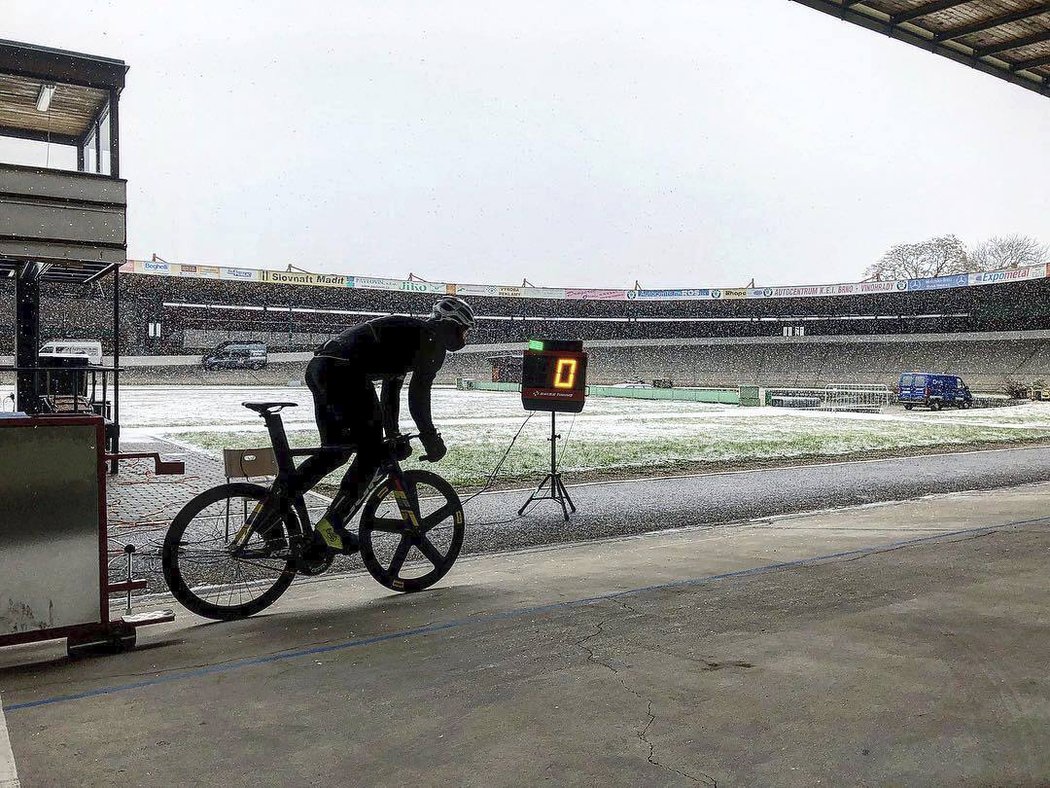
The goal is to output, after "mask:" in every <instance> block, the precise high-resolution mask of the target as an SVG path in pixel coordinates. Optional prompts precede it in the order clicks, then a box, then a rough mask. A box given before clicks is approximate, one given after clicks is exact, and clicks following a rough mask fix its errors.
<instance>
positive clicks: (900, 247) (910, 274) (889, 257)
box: [864, 235, 969, 282]
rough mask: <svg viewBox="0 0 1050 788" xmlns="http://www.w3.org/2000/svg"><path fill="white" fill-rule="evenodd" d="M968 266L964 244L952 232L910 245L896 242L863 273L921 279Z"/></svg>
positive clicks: (883, 278) (874, 276)
mask: <svg viewBox="0 0 1050 788" xmlns="http://www.w3.org/2000/svg"><path fill="white" fill-rule="evenodd" d="M968 266H969V259H968V256H967V254H966V247H965V246H964V245H963V242H962V241H960V240H959V239H958V238H957V237H955V236H954V235H942V236H939V237H937V238H930V239H929V240H928V241H919V242H918V243H913V244H897V245H896V246H891V247H890V249H889V251H887V252H886V254H884V255H883V256H882V257H880V258H879V260H878V262H876V263H873V264H872V265H870V266H869V267H868V270H866V271H865V272H864V275H865V277H866V278H867V279H873V280H875V281H878V282H884V281H888V280H892V279H923V278H925V277H930V276H948V275H949V274H962V273H965V272H966V271H967V269H968Z"/></svg>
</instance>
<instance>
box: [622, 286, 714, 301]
mask: <svg viewBox="0 0 1050 788" xmlns="http://www.w3.org/2000/svg"><path fill="white" fill-rule="evenodd" d="M710 297H711V290H710V289H709V288H692V289H682V288H676V289H672V290H628V291H627V299H628V300H630V301H634V300H636V299H637V300H639V301H645V300H647V299H648V300H658V301H691V300H695V299H700V298H710Z"/></svg>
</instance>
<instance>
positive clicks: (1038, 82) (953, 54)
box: [793, 0, 1050, 97]
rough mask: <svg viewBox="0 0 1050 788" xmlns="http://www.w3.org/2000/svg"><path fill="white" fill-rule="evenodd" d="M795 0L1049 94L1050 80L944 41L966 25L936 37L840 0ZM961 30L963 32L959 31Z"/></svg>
mask: <svg viewBox="0 0 1050 788" xmlns="http://www.w3.org/2000/svg"><path fill="white" fill-rule="evenodd" d="M793 2H796V3H798V4H799V5H802V6H806V7H807V8H812V9H814V10H815V11H822V12H823V13H825V14H828V15H829V16H834V17H836V18H837V19H842V20H845V21H848V22H852V23H853V24H855V25H858V26H860V27H864V28H867V29H868V30H872V31H874V32H876V33H880V34H882V35H888V36H889V37H890V38H895V39H897V40H898V41H904V42H906V43H908V44H912V45H913V46H916V47H919V48H920V49H924V50H926V51H928V52H929V51H932V52H934V53H936V54H938V55H941V56H942V57H946V58H948V59H949V60H954V61H955V62H956V63H961V64H963V65H966V66H970V67H972V68H974V69H976V70H977V71H981V72H983V73H985V74H991V75H992V76H996V77H999V78H1000V79H1004V80H1006V81H1007V82H1010V83H1012V84H1014V85H1018V86H1020V87H1023V88H1027V89H1028V90H1032V91H1034V92H1036V93H1039V94H1041V95H1043V96H1048V97H1050V80H1043V79H1032V78H1030V77H1026V76H1021V75H1020V74H1017V73H1014V72H1011V71H1010V70H1009V69H1008V68H1005V67H1003V66H997V65H995V64H994V63H993V62H990V61H988V60H982V59H980V58H975V57H974V56H973V55H972V54H971V53H970V52H969V51H961V49H960V48H957V45H946V44H944V43H943V41H945V40H948V39H950V38H952V37H954V36H957V35H963V34H964V33H965V32H966V30H965V29H963V28H958V29H956V30H949V31H947V32H946V33H944V34H942V35H943V39H938V38H936V37H932V38H931V37H930V33H929V31H924V32H925V35H920V34H919V33H918V32H916V31H913V30H909V29H908V28H906V27H887V25H886V22H885V20H882V19H877V18H875V17H874V16H872V15H870V14H868V13H863V12H862V11H860V10H858V9H855V8H847V7H846V6H844V5H842V4H841V3H840V2H839V0H793ZM865 8H866V6H865ZM1047 11H1050V3H1042V4H1040V6H1039V7H1037V8H1033V9H1029V10H1028V11H1026V12H1025V14H1024V15H1025V16H1026V17H1031V16H1036V15H1038V14H1042V13H1046V12H1047ZM1001 24H1006V23H1005V22H1004V21H1002V17H999V18H998V20H988V21H987V22H982V23H981V25H980V27H982V28H985V27H989V28H990V27H996V26H998V25H1001ZM971 27H972V26H971ZM960 30H961V31H962V32H960Z"/></svg>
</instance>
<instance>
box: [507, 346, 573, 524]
mask: <svg viewBox="0 0 1050 788" xmlns="http://www.w3.org/2000/svg"><path fill="white" fill-rule="evenodd" d="M586 399H587V354H586V353H584V352H583V342H582V340H559V339H532V340H529V344H528V346H527V347H526V349H525V353H524V354H523V356H522V361H521V404H522V405H523V406H524V407H525V410H531V411H547V412H549V413H550V414H551V436H550V438H548V440H549V441H550V444H551V467H550V471H549V472H548V473H547V475H546V476H545V477H544V478H543V481H541V482H540V484H539V486H538V487H537V488H536V489H535V490H534V491H533V493H532V495H530V496H529V497H528V499H527V500H526V501H525V503H524V504H522V507H521V508H520V509H519V510H518V515H519V516H521V515H523V514H525V510H526V509H528V508H529V506H530V505H532V504H533V503H535V502H536V501H555V502H556V503H558V504H559V505H560V506H561V511H562V514H563V515H564V516H565V519H566V521H568V519H569V512H570V511H572V512H575V511H576V505H575V504H574V503H573V502H572V498H571V497H570V496H569V491H568V490H567V489H565V484H564V483H563V482H562V479H561V473H560V472H559V471H558V440H559V439H560V438H561V435H559V434H558V428H557V415H558V414H559V413H579V412H580V411H582V410H583V405H584V403H585V402H586Z"/></svg>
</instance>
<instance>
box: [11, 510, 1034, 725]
mask: <svg viewBox="0 0 1050 788" xmlns="http://www.w3.org/2000/svg"><path fill="white" fill-rule="evenodd" d="M1048 522H1050V517H1038V518H1035V519H1032V520H1017V521H1014V522H1010V523H1002V524H999V525H986V526H982V527H980V528H966V529H963V530H959V531H948V532H945V533H941V534H935V535H933V536H922V537H919V538H916V539H904V540H902V541H899V542H890V543H889V544H884V545H873V546H868V547H860V548H857V549H854V550H843V551H841V552H838V553H829V554H827V555H819V556H814V557H812V558H800V559H797V560H795V561H784V562H782V563H777V564H766V565H764V566H756V567H752V568H750V569H738V570H736V571H734V572H723V573H722V574H718V575H707V576H705V577H697V578H691V579H688V580H676V581H674V582H671V583H660V584H658V585H651V586H644V587H642V588H632V589H628V590H627V591H614V592H612V593H609V594H602V595H601V596H593V597H587V598H585V599H570V600H567V601H564V602H555V603H552V604H549V605H536V606H533V607H526V608H521V609H518V610H507V611H504V612H502V613H481V614H478V615H474V616H467V617H466V618H460V619H454V620H452V621H446V622H445V623H443V624H429V625H427V626H424V627H415V628H413V629H402V630H398V631H397V632H389V633H387V634H385V635H374V636H372V637H366V638H358V639H356V640H348V641H344V642H342V643H330V644H328V645H324V646H314V647H311V648H304V649H298V650H296V651H282V652H279V653H277V654H267V655H266V656H262V657H248V658H246V659H238V660H234V661H232V662H224V663H222V664H219V665H210V666H208V667H204V668H196V669H194V670H187V671H182V672H180V673H170V674H168V675H166V676H155V677H154V678H150V679H144V680H142V681H136V682H132V683H129V684H115V685H113V686H109V687H99V688H96V689H92V690H85V691H84V692H74V693H70V694H68V695H55V696H52V697H50V698H41V699H40V700H32V701H26V702H24V703H13V704H11V705H10V706H6V707H5V709H4V711H5V712H6V713H7V714H10V713H11V712H16V711H23V710H25V709H34V708H37V707H39V706H51V705H53V704H56V703H68V702H70V701H75V700H83V699H85V698H94V697H98V696H100V695H112V694H115V693H118V692H127V691H129V690H135V689H142V688H143V687H155V686H157V685H159V684H170V683H172V682H175V681H185V680H187V679H193V678H199V677H202V676H214V675H216V674H220V673H230V672H232V671H235V670H240V669H241V668H247V667H252V666H255V665H268V664H271V663H274V662H283V661H285V660H289V659H299V658H301V657H310V656H314V655H317V654H328V653H331V652H333V651H346V650H348V649H353V648H362V647H364V646H371V645H375V644H376V643H384V642H386V641H388V640H398V639H400V638H410V637H416V636H419V635H430V634H434V633H435V632H443V631H444V630H447V629H458V628H460V627H465V626H469V625H471V624H483V623H488V622H494V621H506V620H508V619H514V618H522V617H524V616H530V615H536V614H540V613H548V612H550V611H553V610H564V609H567V608H573V607H581V606H583V605H591V604H594V603H595V602H605V601H608V600H610V599H620V598H622V597H627V596H635V595H637V594H645V593H650V592H652V591H664V590H668V589H674V588H687V587H690V586H699V585H703V584H704V583H711V582H715V581H718V580H730V579H734V578H739V577H751V576H753V575H761V574H767V573H769V572H777V571H780V570H782V569H795V568H798V567H801V566H808V565H810V564H816V563H820V562H821V561H833V560H835V559H838V558H852V557H855V556H861V555H871V554H875V553H884V552H889V551H891V550H896V549H898V548H901V547H910V546H912V545H918V544H924V543H927V542H934V541H938V540H941V539H950V538H952V537H956V536H974V535H976V534H982V533H993V532H995V531H1000V530H1003V529H1005V528H1016V527H1019V526H1023V525H1035V524H1038V523H1048Z"/></svg>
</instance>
